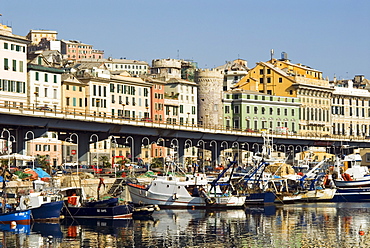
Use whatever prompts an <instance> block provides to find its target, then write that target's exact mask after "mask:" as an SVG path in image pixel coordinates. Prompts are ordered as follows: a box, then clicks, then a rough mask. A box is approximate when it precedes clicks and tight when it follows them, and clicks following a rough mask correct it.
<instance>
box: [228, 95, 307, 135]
mask: <svg viewBox="0 0 370 248" xmlns="http://www.w3.org/2000/svg"><path fill="white" fill-rule="evenodd" d="M223 101H224V109H225V111H224V119H225V126H226V128H228V129H237V130H246V131H248V132H259V131H261V130H265V131H268V130H269V131H270V132H272V133H277V134H295V133H297V132H298V131H299V129H298V128H299V127H298V121H299V108H300V106H301V103H300V102H299V99H298V98H297V97H283V96H272V95H267V94H264V93H260V92H256V91H250V90H247V91H240V90H231V91H226V92H224V98H223Z"/></svg>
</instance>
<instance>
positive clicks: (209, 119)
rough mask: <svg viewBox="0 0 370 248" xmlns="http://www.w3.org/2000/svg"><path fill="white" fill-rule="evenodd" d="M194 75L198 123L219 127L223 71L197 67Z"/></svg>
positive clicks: (221, 121)
mask: <svg viewBox="0 0 370 248" xmlns="http://www.w3.org/2000/svg"><path fill="white" fill-rule="evenodd" d="M194 76H195V82H196V83H197V84H198V120H199V123H200V124H203V125H204V126H205V127H210V128H221V127H222V126H223V103H222V88H223V81H224V74H223V71H222V70H216V69H213V70H212V69H211V70H209V69H203V70H201V69H199V70H196V71H195V75H194Z"/></svg>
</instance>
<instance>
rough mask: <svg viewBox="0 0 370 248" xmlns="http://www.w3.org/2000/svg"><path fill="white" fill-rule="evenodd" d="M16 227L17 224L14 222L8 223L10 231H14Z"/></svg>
mask: <svg viewBox="0 0 370 248" xmlns="http://www.w3.org/2000/svg"><path fill="white" fill-rule="evenodd" d="M16 227H17V222H15V221H12V222H10V228H11V229H15V228H16Z"/></svg>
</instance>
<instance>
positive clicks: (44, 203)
mask: <svg viewBox="0 0 370 248" xmlns="http://www.w3.org/2000/svg"><path fill="white" fill-rule="evenodd" d="M62 207H63V201H62V200H61V196H60V195H58V194H54V193H51V192H49V193H48V192H31V193H29V194H27V195H22V196H20V200H19V206H18V208H17V209H19V210H27V209H30V210H31V217H32V220H34V221H59V219H60V214H61V210H62Z"/></svg>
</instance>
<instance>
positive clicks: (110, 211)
mask: <svg viewBox="0 0 370 248" xmlns="http://www.w3.org/2000/svg"><path fill="white" fill-rule="evenodd" d="M132 209H133V206H132V205H130V204H124V205H117V206H113V207H110V206H106V207H83V206H81V207H71V206H67V207H65V208H63V214H64V215H65V216H66V217H73V218H90V219H126V218H131V217H132Z"/></svg>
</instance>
